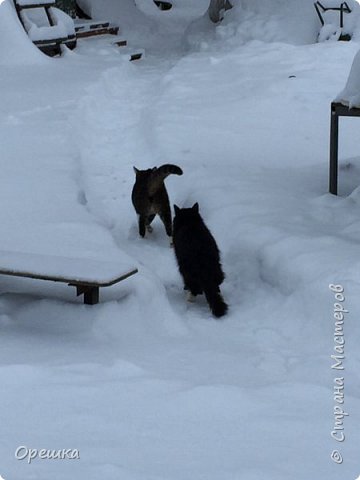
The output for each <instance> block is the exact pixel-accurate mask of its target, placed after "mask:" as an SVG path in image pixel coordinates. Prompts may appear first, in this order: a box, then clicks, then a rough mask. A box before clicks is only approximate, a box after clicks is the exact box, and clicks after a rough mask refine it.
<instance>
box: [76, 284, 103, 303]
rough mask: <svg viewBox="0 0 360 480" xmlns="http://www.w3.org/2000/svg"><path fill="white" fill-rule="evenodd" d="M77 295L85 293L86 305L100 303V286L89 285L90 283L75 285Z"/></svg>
mask: <svg viewBox="0 0 360 480" xmlns="http://www.w3.org/2000/svg"><path fill="white" fill-rule="evenodd" d="M75 286H76V295H77V296H79V295H84V304H85V305H96V304H97V303H99V287H89V286H88V285H75Z"/></svg>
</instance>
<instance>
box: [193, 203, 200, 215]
mask: <svg viewBox="0 0 360 480" xmlns="http://www.w3.org/2000/svg"><path fill="white" fill-rule="evenodd" d="M191 210H194V212H196V213H199V204H198V202H196V203H194V205H193V206H192V207H191Z"/></svg>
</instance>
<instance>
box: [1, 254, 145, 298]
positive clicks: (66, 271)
mask: <svg viewBox="0 0 360 480" xmlns="http://www.w3.org/2000/svg"><path fill="white" fill-rule="evenodd" d="M135 273H137V268H136V267H134V265H131V264H130V263H129V262H128V261H127V259H124V261H122V260H121V258H120V259H119V260H116V261H112V260H111V259H109V260H94V259H88V258H71V257H61V256H57V255H42V254H34V253H22V252H10V251H0V274H1V275H12V276H17V277H27V278H33V279H38V280H51V281H54V282H63V283H68V284H69V285H72V286H75V287H77V294H78V295H81V294H84V302H85V303H87V304H91V305H92V304H95V303H98V301H99V287H108V286H110V285H114V284H115V283H117V282H120V281H121V280H125V278H127V277H129V276H131V275H134V274H135Z"/></svg>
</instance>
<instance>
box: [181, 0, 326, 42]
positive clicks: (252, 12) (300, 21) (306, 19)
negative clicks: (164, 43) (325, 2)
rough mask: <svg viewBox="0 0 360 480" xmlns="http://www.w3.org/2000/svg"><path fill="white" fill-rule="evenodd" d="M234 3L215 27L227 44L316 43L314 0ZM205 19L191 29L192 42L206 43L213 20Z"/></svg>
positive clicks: (219, 36)
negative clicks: (261, 42) (256, 41)
mask: <svg viewBox="0 0 360 480" xmlns="http://www.w3.org/2000/svg"><path fill="white" fill-rule="evenodd" d="M232 3H233V8H232V9H231V10H228V11H227V12H226V14H225V18H224V20H223V21H222V22H221V24H219V25H218V26H217V28H216V34H215V35H216V37H217V38H218V39H219V40H221V42H222V43H223V44H224V46H229V47H232V46H237V45H243V44H245V43H248V42H250V41H253V40H260V41H263V42H285V43H290V44H295V45H301V44H309V43H315V42H316V39H317V35H318V32H319V20H318V18H317V16H316V12H315V9H314V5H313V1H312V0H303V1H302V2H298V1H297V0H273V1H272V2H264V1H262V0H233V1H232ZM206 20H207V19H206V15H205V16H204V17H203V19H202V20H199V21H196V22H194V24H193V25H192V26H191V27H190V28H189V42H190V44H194V43H195V44H196V43H198V44H200V45H201V46H203V45H204V33H206V29H208V31H211V28H210V26H209V23H210V21H208V22H206ZM206 24H207V25H206ZM200 31H201V32H200Z"/></svg>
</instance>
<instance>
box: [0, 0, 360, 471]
mask: <svg viewBox="0 0 360 480" xmlns="http://www.w3.org/2000/svg"><path fill="white" fill-rule="evenodd" d="M145 3H146V2H145V1H143V2H142V4H143V5H140V2H139V6H140V7H142V11H140V10H135V9H133V8H132V7H131V6H130V4H131V2H130V0H129V1H127V0H124V2H123V3H121V5H119V2H116V1H115V0H114V2H112V1H110V0H108V2H107V4H106V5H107V6H106V8H107V10H106V12H107V16H109V15H110V13H111V12H113V15H114V17H116V18H118V19H120V17H119V15H120V13H121V11H120V6H121V8H122V10H123V13H124V12H125V10H126V12H127V14H128V16H127V17H124V27H123V29H122V34H123V35H124V36H126V34H127V30H128V28H129V27H130V26H131V35H130V38H132V39H133V38H137V42H139V44H137V45H136V46H139V45H140V44H141V45H140V46H142V47H145V48H146V50H147V54H146V57H145V59H144V60H142V61H141V62H139V63H136V64H135V63H129V62H128V61H127V58H126V56H122V54H121V50H119V49H118V48H117V47H114V46H113V45H112V44H111V42H112V41H113V38H112V37H103V38H97V39H88V40H83V41H80V42H79V45H78V48H77V49H76V50H75V51H74V52H68V51H66V52H65V54H64V56H63V57H62V58H57V59H49V58H47V57H42V56H41V55H39V52H38V51H37V50H36V49H35V48H34V47H33V46H32V45H31V44H29V43H28V42H27V39H26V37H24V35H22V31H21V29H18V30H16V28H15V24H14V27H13V30H14V39H15V38H16V42H15V43H12V44H11V46H10V45H9V42H8V43H7V44H8V45H9V46H8V49H9V51H10V52H11V55H10V54H9V53H5V51H4V53H3V49H4V47H3V45H2V42H0V45H2V46H1V47H0V63H1V64H2V68H1V70H0V91H1V93H2V102H1V103H2V107H1V110H0V124H1V129H0V144H1V152H2V155H1V157H0V162H1V172H2V174H1V176H0V198H1V200H2V205H3V208H2V209H1V212H0V221H1V225H2V232H3V235H2V238H1V242H0V249H1V250H12V251H19V252H22V251H25V252H30V253H46V254H56V255H63V256H70V257H73V256H75V257H76V256H80V257H85V258H92V259H94V260H96V259H101V258H111V259H114V261H115V259H116V258H119V257H122V256H123V255H126V256H128V257H130V258H131V260H132V261H133V262H134V263H135V264H136V265H137V266H138V268H139V273H138V274H137V275H135V276H134V277H132V278H130V279H128V280H126V281H124V282H123V283H121V284H119V285H117V286H114V287H110V288H107V289H103V292H102V294H101V303H100V304H99V305H97V306H93V307H89V306H84V305H82V304H81V300H80V299H79V300H76V299H75V298H74V292H73V291H72V290H71V289H70V287H68V286H64V285H63V286H61V285H57V284H51V283H47V282H36V281H33V280H26V279H19V278H11V277H2V278H1V291H2V294H1V297H0V308H1V311H0V328H1V337H0V342H1V348H0V359H1V364H0V365H1V368H0V384H1V386H2V388H1V396H0V398H1V403H0V404H1V410H0V411H1V414H0V415H1V417H0V425H1V435H0V475H2V476H3V477H4V478H5V479H6V480H14V479H15V480H27V479H29V480H30V479H36V480H48V479H49V478H51V479H52V480H65V479H69V478H76V479H78V480H85V479H86V480H92V479H94V480H95V479H96V480H98V479H100V478H101V479H102V478H104V479H106V480H119V479H124V480H132V479H133V480H154V479H158V480H160V479H161V480H165V479H166V480H170V479H171V480H177V479H178V480H184V479H206V480H211V479H214V480H218V479H221V480H235V479H241V480H243V479H244V480H260V479H262V478H266V479H268V480H283V479H284V480H285V479H286V480H288V479H289V478H291V479H294V480H305V479H314V480H315V479H316V480H333V479H334V480H335V479H338V478H344V479H345V478H346V479H347V478H350V479H355V478H356V477H357V476H358V475H359V473H360V461H359V452H358V445H359V440H360V433H359V428H358V425H359V422H360V408H359V397H360V386H359V366H360V355H359V351H358V342H357V339H358V338H359V334H360V328H359V322H358V318H359V315H360V302H359V294H358V291H359V286H360V276H359V262H358V256H359V237H360V220H359V208H360V188H359V182H360V168H359V142H358V135H357V131H358V121H357V119H345V120H343V121H342V127H341V144H340V176H339V183H340V185H339V187H340V196H339V197H333V196H331V195H329V194H328V193H327V181H328V178H327V175H328V144H329V110H330V102H331V101H332V100H333V99H334V98H335V97H336V96H337V94H338V93H339V92H340V91H341V90H342V89H343V88H344V86H345V85H346V81H347V77H348V74H349V71H350V67H351V64H352V61H353V58H354V56H355V54H356V53H357V51H358V50H359V44H358V43H356V42H355V41H353V42H349V43H340V42H338V43H334V42H326V43H322V44H311V43H310V38H309V36H308V34H309V30H308V27H309V25H308V23H307V22H306V21H305V16H304V18H303V20H302V22H300V21H299V26H298V31H297V32H294V38H292V37H291V31H290V30H288V33H287V37H286V38H283V37H282V38H278V37H277V34H276V32H277V31H278V30H277V29H278V26H279V23H278V19H273V18H272V19H271V22H273V23H271V22H270V23H267V19H268V17H267V15H268V10H267V8H266V7H264V8H263V9H262V8H261V3H260V2H255V3H254V9H253V14H254V15H255V14H256V16H257V19H258V20H260V19H262V20H261V22H260V23H256V28H255V29H252V30H251V31H252V35H251V37H250V38H248V39H247V38H246V35H245V34H244V32H246V31H247V30H246V29H247V28H249V23H247V22H249V21H250V19H249V18H247V17H244V26H243V27H244V30H242V29H241V27H236V28H234V25H235V23H236V22H237V21H238V20H239V17H238V16H237V15H238V12H239V10H238V12H236V11H234V12H233V13H232V14H231V15H233V16H230V14H229V15H228V17H227V18H226V21H225V22H224V23H223V24H222V25H220V26H219V27H217V29H216V31H215V32H213V33H212V34H210V32H211V28H214V27H212V26H211V25H210V24H209V23H208V22H207V21H206V20H205V19H204V17H203V18H202V19H200V17H202V16H203V14H204V12H205V10H206V2H199V3H198V4H197V7H196V10H195V9H191V2H190V1H189V0H184V2H183V4H182V2H181V0H178V1H177V2H176V4H177V5H176V9H175V10H174V11H172V13H171V16H167V14H166V13H165V12H162V13H164V15H162V14H161V15H160V14H159V12H158V11H157V10H155V9H153V6H152V5H151V7H150V6H149V4H147V5H145ZM200 3H201V8H200ZM240 3H241V4H242V5H239V6H238V7H239V8H243V9H244V10H247V11H248V12H249V15H250V14H252V13H251V9H250V1H245V0H244V1H243V2H240ZM277 4H278V5H285V2H283V3H281V2H280V0H278V2H277ZM182 5H183V6H186V9H185V8H184V9H182V8H181V6H182ZM204 7H205V8H204ZM150 9H153V13H152V11H150ZM6 10H7V12H8V13H6V14H5V11H6ZM144 10H146V11H145V12H144ZM176 10H178V15H177V14H176ZM9 12H10V10H9V3H8V0H5V1H4V2H3V3H2V4H0V22H2V24H0V26H1V25H4V26H5V25H7V22H5V20H4V19H5V18H7V17H6V15H8V18H10V13H9ZM309 15H310V14H309ZM308 18H309V17H308ZM1 19H2V20H1ZM131 22H132V23H131ZM192 22H194V23H192ZM191 23H192V25H190V24H191ZM301 24H302V25H303V27H304V28H303V29H302V28H301ZM259 25H263V26H264V27H266V28H265V30H264V28H260V26H259ZM195 26H197V28H200V26H201V28H203V30H202V32H201V34H202V35H203V36H204V37H203V41H199V36H196V35H195V36H194V28H195ZM315 26H316V24H315V23H314V24H313V30H312V33H311V35H313V36H314V35H315V36H316V31H315ZM175 27H176V28H175ZM316 28H318V27H316ZM0 31H1V34H0V37H1V38H4V36H5V35H9V31H8V30H3V29H1V30H0ZM264 32H265V33H266V34H265V33H264ZM300 34H301V35H300ZM281 35H283V33H281ZM299 35H300V36H301V38H302V40H301V41H300V40H299V39H300V36H299ZM5 38H6V39H8V37H5ZM165 39H166V42H165ZM270 40H276V41H275V42H270ZM25 57H26V59H27V64H26V65H23V58H24V59H25ZM165 162H171V163H176V164H178V165H180V166H181V167H182V168H183V170H184V175H183V176H182V177H181V178H172V177H169V178H168V179H167V181H166V182H167V186H168V191H169V195H170V197H171V201H172V203H177V204H178V205H184V206H185V205H192V203H194V202H195V201H198V202H199V203H200V209H201V213H202V215H203V217H204V219H205V221H206V223H207V224H208V226H209V227H210V229H211V231H212V232H213V234H214V236H215V237H216V239H217V242H218V244H219V247H220V249H221V251H222V259H223V265H224V270H225V272H226V275H227V278H226V281H225V283H224V288H223V293H224V297H225V299H226V301H227V302H228V303H229V304H230V311H229V315H228V316H227V317H226V318H225V319H224V320H223V321H216V320H214V319H213V318H212V317H211V315H210V312H209V310H208V308H207V305H206V304H205V302H204V300H203V299H199V300H198V301H197V302H196V303H195V304H187V303H186V301H185V295H184V292H183V290H182V284H181V278H180V276H179V274H178V272H177V268H176V264H175V260H174V255H173V251H172V250H171V249H170V248H169V246H168V241H167V238H165V237H166V236H165V234H164V231H163V227H162V225H161V224H160V223H159V222H158V221H156V222H155V223H154V226H155V229H154V232H153V234H152V235H151V236H149V237H148V238H146V239H145V240H143V239H140V238H139V237H138V234H137V226H136V217H135V213H134V211H133V207H132V205H131V201H130V194H131V188H132V185H133V182H134V174H133V170H132V166H133V165H135V166H137V167H140V168H142V167H149V166H154V165H160V164H161V163H165ZM330 283H339V284H342V285H343V286H344V289H345V302H344V308H347V309H348V310H349V313H348V314H346V320H345V327H344V331H345V338H346V348H345V351H346V361H345V370H344V371H340V372H339V371H337V370H334V369H331V365H333V363H334V361H333V360H332V359H331V358H330V356H331V355H332V354H333V353H334V328H335V323H334V322H335V320H334V317H333V314H334V312H333V309H334V302H335V300H334V294H333V293H332V292H331V291H330V290H329V287H328V285H329V284H330ZM339 376H344V377H345V403H344V409H345V410H346V411H347V412H348V413H349V417H347V418H345V420H344V427H345V434H346V439H345V442H343V443H338V442H336V441H335V440H334V439H332V438H331V435H330V433H331V431H332V430H333V428H334V415H333V409H334V405H336V403H335V402H334V395H333V383H334V378H335V377H339ZM20 445H26V446H27V447H29V448H35V449H36V448H37V449H41V448H45V449H69V448H72V449H78V450H79V452H80V460H41V459H39V458H37V459H35V460H33V461H32V463H31V465H28V464H27V463H26V461H25V460H23V461H19V460H16V459H15V456H14V454H15V451H16V448H17V447H19V446H20ZM334 449H339V451H340V452H341V453H342V455H343V457H344V462H343V464H342V465H336V464H335V463H334V462H332V460H331V459H330V454H331V452H332V450H334Z"/></svg>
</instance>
